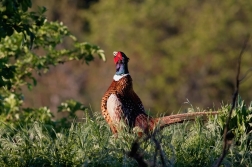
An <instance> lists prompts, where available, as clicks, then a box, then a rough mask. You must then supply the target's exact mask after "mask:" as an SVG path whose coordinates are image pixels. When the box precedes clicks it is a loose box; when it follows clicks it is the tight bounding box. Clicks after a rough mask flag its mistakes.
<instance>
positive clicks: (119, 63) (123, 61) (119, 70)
mask: <svg viewBox="0 0 252 167" xmlns="http://www.w3.org/2000/svg"><path fill="white" fill-rule="evenodd" d="M113 54H114V62H115V64H116V73H115V75H114V80H115V81H118V80H119V79H121V78H122V77H124V76H126V75H129V70H128V62H129V58H128V57H127V56H126V55H125V54H124V53H123V52H121V51H117V52H113Z"/></svg>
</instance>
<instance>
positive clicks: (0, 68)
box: [0, 0, 105, 129]
mask: <svg viewBox="0 0 252 167" xmlns="http://www.w3.org/2000/svg"><path fill="white" fill-rule="evenodd" d="M0 3H1V7H0V17H1V25H0V29H1V34H0V39H1V44H0V121H1V122H2V123H1V125H2V124H3V123H4V124H9V125H10V126H13V127H15V128H17V127H18V126H19V125H24V124H30V123H33V122H34V121H39V122H41V123H42V122H43V123H46V124H48V125H52V126H54V128H56V129H57V126H63V125H64V126H67V124H66V123H67V122H66V121H65V120H60V121H53V120H52V118H53V115H52V113H51V111H50V110H49V109H48V108H47V107H41V108H23V107H22V105H23V101H24V96H23V94H22V87H23V86H27V87H28V88H29V89H30V90H31V89H32V88H33V86H36V84H37V81H36V79H35V78H34V74H35V73H38V74H39V75H41V73H46V72H47V71H48V70H49V68H50V66H55V65H58V64H62V63H64V62H67V61H71V60H78V61H83V62H86V63H89V62H90V61H92V60H93V59H94V55H95V54H96V55H98V56H99V57H100V58H102V59H103V60H105V56H104V53H103V50H101V49H100V48H99V47H98V46H96V45H92V44H89V43H87V42H84V43H83V42H82V43H81V42H78V41H77V39H76V37H75V36H73V35H72V34H71V33H70V32H69V30H68V29H67V27H66V26H64V25H63V24H62V23H59V22H48V21H47V20H46V18H45V17H44V13H45V11H46V9H45V8H44V7H40V8H39V10H38V11H37V12H28V8H30V7H31V5H32V3H31V1H30V0H23V1H16V0H8V1H7V0H4V1H1V2H0ZM66 40H67V41H68V42H70V43H72V46H71V48H69V49H64V48H62V44H63V43H64V42H66ZM67 107H70V108H71V107H74V108H72V110H71V111H69V110H66V111H69V112H70V117H71V118H72V117H74V113H75V112H76V111H77V110H85V107H83V106H82V105H81V104H80V103H79V102H74V101H66V102H65V103H64V107H62V106H61V107H59V111H63V110H64V108H67ZM56 124H59V125H56ZM1 125H0V126H1Z"/></svg>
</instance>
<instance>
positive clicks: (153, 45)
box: [23, 0, 252, 115]
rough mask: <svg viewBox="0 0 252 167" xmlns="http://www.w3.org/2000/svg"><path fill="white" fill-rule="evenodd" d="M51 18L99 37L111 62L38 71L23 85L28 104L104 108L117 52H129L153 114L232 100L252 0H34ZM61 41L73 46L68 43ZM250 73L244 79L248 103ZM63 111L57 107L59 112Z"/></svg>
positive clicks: (249, 58)
mask: <svg viewBox="0 0 252 167" xmlns="http://www.w3.org/2000/svg"><path fill="white" fill-rule="evenodd" d="M36 6H45V7H46V8H47V9H48V11H47V12H46V15H47V18H48V20H50V21H55V20H61V21H63V23H64V24H65V25H67V26H68V27H69V29H70V31H71V32H72V33H73V34H74V35H76V36H77V37H78V38H79V39H81V40H82V41H88V42H90V43H93V44H98V45H99V46H100V47H101V48H102V49H104V50H105V54H106V56H107V62H106V63H104V62H102V61H100V60H99V59H96V60H95V61H94V62H91V63H90V64H89V65H86V64H82V63H80V62H77V61H76V62H75V61H73V62H68V63H65V64H63V65H59V66H57V67H52V68H51V70H50V72H48V73H47V74H43V75H42V76H37V79H38V85H37V86H36V87H35V88H34V91H32V92H30V91H29V90H25V89H26V88H25V87H24V88H23V89H24V90H25V106H33V107H39V106H49V107H50V108H51V109H52V110H54V111H56V107H57V106H58V105H59V104H60V102H61V101H63V100H66V99H75V100H78V101H80V102H83V103H84V104H85V105H86V106H90V107H91V108H92V111H100V101H101V98H102V96H103V94H104V93H105V91H106V90H107V88H108V86H109V85H110V83H111V82H112V77H113V75H114V72H115V66H114V64H113V55H112V52H113V51H117V50H120V51H123V52H124V53H125V54H126V55H127V56H128V57H129V58H130V62H129V70H130V74H131V76H132V78H133V82H134V89H135V92H136V93H137V94H138V95H139V97H140V98H141V100H142V102H143V104H144V106H145V109H146V110H147V111H150V112H151V114H152V115H156V114H160V113H165V114H170V113H176V112H178V111H183V110H184V108H188V107H189V105H188V104H185V102H186V101H187V99H188V100H189V101H190V103H192V104H193V106H195V107H196V106H197V107H200V108H203V109H210V108H213V109H217V108H218V107H219V106H220V105H221V103H222V102H224V103H229V102H231V98H232V93H233V87H234V81H235V76H236V63H237V58H238V55H239V52H240V50H241V48H242V46H243V42H244V40H245V38H246V35H247V34H252V33H251V32H252V1H250V0H244V1H235V0H225V1H218V0H210V1H204V0H191V1H187V0H179V1H168V0H155V1H153V0H124V1H118V0H110V1H105V0H103V1H101V0H100V1H99V0H85V1H83V0H54V1H51V0H43V1H39V0H33V7H34V8H36ZM61 47H66V48H67V47H68V43H67V42H66V43H64V44H63V45H62V46H61ZM251 53H252V47H251V40H250V41H249V44H248V47H247V49H246V51H245V52H244V55H243V58H242V71H241V73H242V75H243V74H245V72H246V70H248V69H249V68H251V67H252V54H251ZM251 83H252V78H251V77H250V78H248V79H247V80H246V81H245V82H243V83H242V84H241V87H240V94H241V96H242V98H243V99H244V100H245V101H247V102H249V101H251V97H252V89H251V85H252V84H251ZM56 115H57V114H56Z"/></svg>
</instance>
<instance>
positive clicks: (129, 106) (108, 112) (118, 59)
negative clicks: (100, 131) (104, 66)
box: [101, 51, 217, 134]
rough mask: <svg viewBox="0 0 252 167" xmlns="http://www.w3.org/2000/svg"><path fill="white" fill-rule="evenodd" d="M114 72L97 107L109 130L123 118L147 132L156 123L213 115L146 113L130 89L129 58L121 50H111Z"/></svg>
mask: <svg viewBox="0 0 252 167" xmlns="http://www.w3.org/2000/svg"><path fill="white" fill-rule="evenodd" d="M113 54H114V62H115V64H116V73H115V75H114V77H113V82H112V83H111V85H110V87H109V88H108V90H107V91H106V93H105V95H104V96H103V98H102V101H101V110H102V114H103V116H104V118H105V120H106V121H107V122H108V124H109V126H110V128H111V130H112V132H113V133H114V134H115V133H117V130H118V124H119V122H120V121H121V120H123V121H124V122H125V123H126V124H127V125H129V126H130V128H133V127H139V128H140V129H142V131H143V132H145V133H149V132H150V131H153V129H154V128H155V127H156V126H157V125H158V126H159V127H160V128H162V127H164V126H166V125H170V124H173V123H178V122H183V121H185V120H194V119H195V118H196V117H197V116H205V117H206V116H208V115H215V114H217V112H193V113H185V114H176V115H171V116H165V117H160V118H152V117H150V116H148V115H147V114H146V112H145V110H144V106H143V104H142V102H141V100H140V98H139V97H138V96H137V94H136V93H135V92H134V90H133V84H132V78H131V76H130V74H129V70H128V62H129V58H128V57H127V56H126V55H125V54H124V53H123V52H120V51H118V52H114V53H113Z"/></svg>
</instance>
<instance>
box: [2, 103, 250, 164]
mask: <svg viewBox="0 0 252 167" xmlns="http://www.w3.org/2000/svg"><path fill="white" fill-rule="evenodd" d="M227 108H228V107H223V109H222V110H220V112H221V113H224V114H227V113H226V110H227ZM237 109H238V110H239V107H238V108H237ZM220 120H221V117H218V116H214V117H211V118H209V120H208V122H207V123H205V124H204V123H203V122H202V121H201V120H197V121H196V122H193V123H190V122H184V123H182V124H178V125H172V126H169V127H166V128H165V129H164V130H163V131H162V133H159V134H157V135H156V136H155V138H156V139H157V140H158V141H159V142H160V144H161V148H162V150H161V151H162V153H163V154H164V156H165V163H166V165H167V166H177V167H181V166H195V167H197V166H200V167H201V166H211V165H212V164H213V163H214V161H215V160H216V159H217V158H218V156H219V155H220V153H221V151H222V144H223V142H222V140H223V139H222V132H221V131H222V129H223V126H221V124H220V123H219V122H220ZM32 125H33V126H31V127H25V126H22V127H21V128H20V130H16V129H13V128H11V127H9V126H4V127H1V131H0V164H1V166H10V165H11V166H137V163H136V162H135V160H134V159H132V158H129V157H128V155H127V154H128V152H129V151H130V150H131V144H132V142H133V141H135V140H136V139H137V135H136V134H134V133H133V134H130V133H129V132H128V130H127V129H126V130H124V129H122V130H121V131H120V132H119V134H118V136H117V137H115V136H113V135H112V134H111V133H110V130H109V127H108V125H107V123H106V122H105V120H104V119H103V118H102V116H101V114H100V113H99V114H95V116H94V117H90V116H89V114H87V115H86V117H85V119H84V120H83V122H79V123H72V125H71V127H70V128H68V129H62V130H61V131H60V132H55V131H51V130H50V128H48V127H44V126H45V124H43V123H39V122H34V123H33V124H32ZM234 130H235V131H236V132H239V133H241V132H242V131H241V129H239V128H234ZM249 135H251V132H250V134H249V133H244V134H243V138H242V139H240V142H241V144H240V145H236V142H233V145H232V147H231V149H230V152H229V153H228V155H227V156H226V158H225V159H224V161H223V166H249V164H251V163H252V159H251V157H252V155H251V149H252V145H251V144H250V145H247V141H248V140H249ZM137 140H138V141H139V143H140V147H141V149H140V150H139V151H140V153H141V155H142V156H143V158H144V159H145V160H146V161H149V162H152V163H153V162H154V157H155V154H156V153H155V150H156V148H155V144H154V142H153V140H152V139H150V140H147V141H146V140H145V137H144V136H143V137H142V138H141V139H137ZM245 145H246V147H244V146H245ZM158 165H162V162H161V159H160V153H158V154H157V159H156V166H158Z"/></svg>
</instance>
